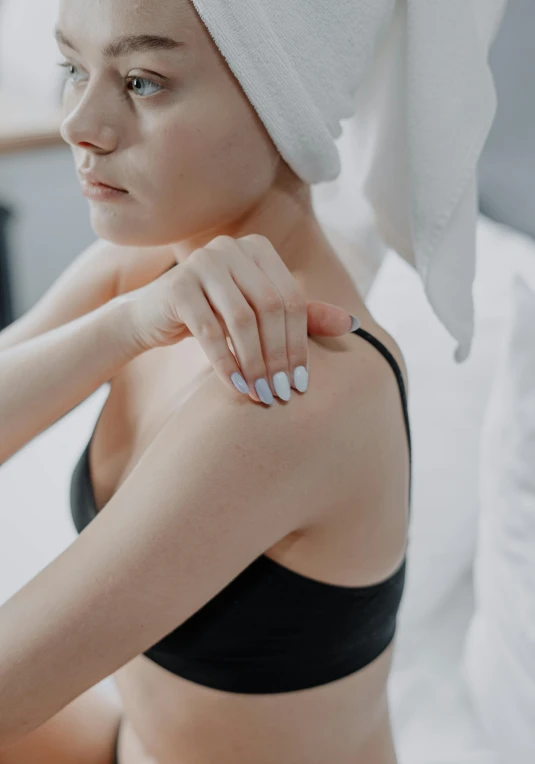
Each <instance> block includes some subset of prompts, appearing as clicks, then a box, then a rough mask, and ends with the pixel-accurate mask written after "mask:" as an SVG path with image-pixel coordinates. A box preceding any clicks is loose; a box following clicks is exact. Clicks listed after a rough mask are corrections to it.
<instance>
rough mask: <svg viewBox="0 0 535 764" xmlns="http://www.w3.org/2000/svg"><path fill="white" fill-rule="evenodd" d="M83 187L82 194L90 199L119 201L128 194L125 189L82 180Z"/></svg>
mask: <svg viewBox="0 0 535 764" xmlns="http://www.w3.org/2000/svg"><path fill="white" fill-rule="evenodd" d="M81 186H82V194H83V195H84V196H85V197H87V198H88V199H100V200H103V199H106V200H110V199H118V198H120V197H122V196H125V194H127V193H128V191H125V190H124V189H123V188H114V187H113V186H107V185H106V184H105V183H92V182H91V181H89V180H86V179H82V181H81Z"/></svg>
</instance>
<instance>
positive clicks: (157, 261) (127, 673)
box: [0, 0, 411, 764]
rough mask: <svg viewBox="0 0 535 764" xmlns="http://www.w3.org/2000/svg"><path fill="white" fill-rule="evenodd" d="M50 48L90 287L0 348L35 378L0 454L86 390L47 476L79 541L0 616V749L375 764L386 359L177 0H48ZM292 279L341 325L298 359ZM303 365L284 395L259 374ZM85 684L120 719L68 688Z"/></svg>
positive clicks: (402, 400) (402, 524) (393, 407)
mask: <svg viewBox="0 0 535 764" xmlns="http://www.w3.org/2000/svg"><path fill="white" fill-rule="evenodd" d="M57 39H58V43H59V46H60V49H61V52H62V54H63V55H64V57H65V61H64V63H65V66H66V67H67V72H68V79H67V82H66V84H65V91H64V109H65V119H64V122H63V125H62V134H63V136H64V137H65V139H66V140H67V141H68V142H69V143H70V145H71V146H72V150H73V156H74V160H75V163H76V167H77V169H78V172H79V173H80V175H81V178H82V179H83V180H82V182H83V189H84V193H85V194H86V196H87V197H88V198H89V200H90V212H91V222H92V226H93V229H94V230H95V232H96V234H97V235H98V236H100V237H101V238H102V239H103V240H106V241H108V242H112V243H113V244H115V245H116V249H112V250H110V249H108V250H107V252H108V253H110V252H113V262H114V268H113V269H111V270H112V271H113V273H114V274H116V278H115V280H114V288H113V290H111V292H112V295H111V296H112V299H111V300H110V301H109V303H107V304H105V305H104V306H102V308H101V309H100V311H99V310H98V309H97V310H95V311H94V313H93V314H92V315H91V314H88V315H86V316H83V317H82V318H79V319H78V320H77V321H73V322H71V323H70V324H67V325H66V326H63V327H61V328H60V329H58V330H57V331H56V332H50V333H49V334H45V335H44V336H43V337H41V338H37V339H34V340H33V342H34V343H38V342H39V339H40V340H41V342H42V343H44V344H42V345H41V346H38V345H37V344H34V345H32V343H23V344H21V345H20V346H19V347H17V346H16V347H14V348H12V349H11V350H8V351H7V354H6V355H5V356H4V358H5V359H6V358H8V355H9V353H17V352H19V353H20V356H19V360H21V361H22V360H23V359H25V361H26V362H27V365H26V366H25V367H24V368H25V369H26V370H27V372H28V375H29V372H30V370H36V369H40V370H41V372H40V373H41V376H40V378H39V379H35V380H34V381H32V383H31V384H32V385H33V384H34V385H35V390H36V391H37V392H39V391H41V393H42V391H43V390H44V389H47V390H50V389H51V388H53V389H54V392H53V393H52V392H51V393H50V395H51V396H52V397H51V398H49V399H48V403H47V408H46V414H43V413H42V411H41V412H37V413H36V411H35V404H34V407H33V411H32V407H31V406H29V407H28V408H29V410H28V412H25V413H24V416H23V417H22V419H18V420H16V421H18V422H19V423H20V422H22V423H23V425H21V426H20V427H19V429H18V434H17V435H16V436H14V435H10V438H11V440H10V445H9V447H5V446H4V448H5V449H6V451H5V453H4V458H8V457H9V455H10V453H13V452H14V450H16V449H17V448H19V447H20V446H21V445H22V444H23V443H24V442H27V440H28V439H29V438H31V437H33V436H34V435H35V434H37V432H38V431H40V430H42V429H43V428H44V427H46V426H48V425H49V424H50V423H52V422H53V421H56V420H57V418H58V417H59V416H62V415H63V414H64V413H65V412H66V411H68V410H69V409H70V408H72V406H73V405H76V404H77V403H78V402H79V401H80V400H83V398H84V397H87V395H88V394H89V393H90V392H91V391H92V390H94V389H96V387H97V386H98V385H99V384H102V382H104V381H106V380H110V381H111V386H110V394H109V397H108V399H107V400H106V403H105V405H104V408H103V411H102V413H101V415H100V417H99V419H98V422H97V425H96V427H95V431H94V433H93V434H92V437H91V439H90V441H89V443H88V446H87V448H86V449H85V451H84V453H83V454H82V455H81V457H80V460H79V462H78V464H77V466H76V469H75V471H74V474H73V480H72V487H71V508H72V515H73V521H74V523H75V526H76V528H77V530H78V532H79V534H80V535H79V537H78V538H77V539H76V541H75V542H74V543H73V544H72V545H71V546H70V547H69V548H68V549H67V550H66V551H65V552H64V553H63V554H62V555H60V556H59V557H58V558H57V559H56V560H54V561H53V562H52V563H51V564H50V565H49V566H48V567H47V568H45V570H44V571H42V572H41V573H40V574H39V575H38V576H36V577H35V578H34V579H33V580H32V581H30V582H29V583H28V584H27V585H26V586H25V587H24V588H23V589H22V590H21V591H20V592H18V593H17V594H16V595H15V596H14V597H12V598H11V599H10V600H9V601H8V602H7V603H5V604H4V606H3V607H2V608H0V643H1V644H2V651H1V655H0V687H1V688H2V689H1V692H0V764H22V763H23V762H24V764H27V763H29V762H31V761H39V762H40V764H41V763H42V762H46V761H54V762H56V763H59V762H62V761H65V762H67V761H76V762H88V764H89V763H90V764H111V762H112V761H114V760H115V761H118V762H120V764H149V762H156V763H157V764H164V763H165V764H194V763H195V764H212V763H213V762H218V764H245V763H247V764H250V763H251V762H255V764H275V762H276V763H277V764H281V762H284V764H286V763H288V764H289V763H290V762H297V761H299V762H307V764H327V762H328V763H329V764H330V762H334V761H336V762H337V764H365V763H366V764H369V762H374V764H395V762H396V755H395V750H394V744H393V739H392V732H391V727H390V719H389V709H388V700H387V679H388V673H389V669H390V665H391V659H392V650H393V646H394V632H395V623H396V614H397V611H398V608H399V604H400V600H401V597H402V591H403V584H404V574H405V559H406V558H405V553H406V547H407V533H408V521H409V503H410V457H411V453H410V432H409V422H408V412H407V390H408V380H407V372H406V368H405V364H404V362H403V358H402V355H401V352H400V350H399V348H398V347H397V345H396V343H395V342H394V340H393V339H392V337H391V336H390V335H388V333H387V332H386V331H385V330H384V329H383V328H382V327H380V326H379V325H378V324H377V323H376V322H375V321H374V319H373V317H372V315H371V314H370V312H369V311H368V310H367V308H366V306H365V304H364V301H363V299H362V297H361V295H360V294H359V292H358V290H357V289H356V288H355V287H354V285H353V283H352V281H351V279H350V277H349V275H348V273H347V272H346V271H345V269H344V268H343V266H342V264H341V262H340V261H339V259H338V258H337V256H336V254H335V253H334V252H333V251H332V249H331V247H330V246H329V244H328V242H327V240H326V238H325V236H324V235H323V232H322V230H321V227H320V226H319V224H318V221H317V220H316V218H315V216H314V212H313V208H312V204H311V195H310V186H308V185H307V184H306V183H304V182H303V181H302V179H300V178H299V177H297V176H296V174H295V173H294V172H293V171H292V170H291V169H290V167H289V166H288V164H287V163H286V162H285V161H284V160H283V159H282V157H281V155H280V154H279V152H278V151H277V149H276V147H275V146H274V144H273V142H272V141H271V140H270V137H269V135H268V134H267V132H266V130H265V128H264V126H263V124H262V122H261V121H260V120H259V118H258V115H257V114H256V113H255V110H254V109H253V108H252V106H251V104H250V102H249V101H248V99H247V98H246V96H245V95H244V92H243V91H242V89H241V88H240V86H239V84H238V83H237V81H236V80H235V78H234V77H233V75H232V73H231V71H230V70H229V68H228V67H227V65H226V62H225V60H224V58H223V57H222V56H221V54H220V53H219V51H218V50H217V48H216V47H215V45H214V43H213V40H212V39H211V37H210V35H209V34H208V32H207V30H206V28H205V27H204V25H203V23H202V22H201V20H200V19H199V17H198V16H197V14H196V12H195V10H194V8H193V6H192V5H191V4H190V3H189V2H187V0H140V1H138V0H136V2H134V0H127V1H125V0H121V2H119V0H103V1H102V2H99V3H98V4H94V3H86V2H83V0H63V2H61V3H60V11H59V16H58V24H57ZM97 184H106V185H107V186H109V187H113V188H114V189H115V190H110V188H108V189H105V188H103V186H102V185H97ZM151 248H154V249H151ZM151 252H152V254H153V256H154V259H153V261H150V257H151ZM101 254H102V253H101ZM88 261H89V259H88V260H87V262H88ZM97 262H98V264H99V265H96V263H97ZM177 263H178V264H179V267H174V266H175V265H176V264H177ZM253 263H254V265H253ZM281 266H282V269H281ZM92 267H93V269H94V270H93V271H92V272H95V269H96V268H97V267H101V268H103V269H104V268H106V263H105V261H104V260H102V258H101V259H100V260H95V259H94V260H92ZM108 268H110V266H108ZM166 271H168V272H166ZM86 272H88V271H87V270H86ZM161 274H164V275H161ZM158 276H159V277H160V278H158ZM262 276H264V277H265V279H266V280H262V278H261V277H262ZM289 276H291V277H292V279H293V280H292V281H291V283H290V281H289V280H288V277H289ZM155 279H156V281H155V283H154V284H153V283H152V281H153V280H155ZM269 282H271V284H269ZM294 282H295V284H297V286H298V287H299V291H300V293H301V294H302V295H303V296H304V298H305V299H306V301H307V302H308V303H311V302H314V301H320V302H326V303H329V304H331V305H335V306H340V307H341V308H342V309H343V311H344V312H345V311H347V312H349V313H351V314H352V315H354V316H358V319H359V321H360V324H361V328H357V329H355V330H354V332H352V333H350V334H344V333H345V332H347V324H348V321H347V320H346V319H345V318H342V317H341V316H340V313H339V314H338V315H337V316H334V317H333V316H332V315H331V318H330V322H331V324H332V322H334V323H336V322H338V323H337V326H334V328H332V327H331V328H332V331H329V330H328V329H327V330H326V331H325V332H323V333H324V334H327V335H329V334H330V336H323V337H321V338H318V337H316V336H312V337H309V339H308V347H306V358H303V355H304V351H303V348H302V347H301V348H299V341H300V333H299V332H300V331H301V332H302V333H303V334H304V332H303V329H304V325H305V324H306V310H304V308H303V303H298V306H297V308H296V307H295V305H292V304H291V303H292V300H295V296H296V293H295V290H292V289H291V287H292V285H293V283H294ZM273 286H275V289H273ZM268 287H269V288H268ZM88 288H89V286H88ZM276 291H278V292H279V297H277V295H276V294H275V292H276ZM281 293H282V296H281ZM289 294H291V295H292V298H291V299H290V298H289V297H288V295H289ZM108 296H109V294H108ZM93 298H94V295H93ZM247 298H249V300H251V303H252V305H251V303H250V302H249V300H248V299H247ZM285 298H287V299H285ZM90 302H91V301H89V300H87V299H86V301H85V304H86V305H88V304H89V303H90ZM208 303H209V304H210V306H211V308H212V310H213V313H212V314H211V319H212V320H209V319H208V318H207V316H208V314H209V313H210V311H206V305H207V304H208ZM285 303H286V304H285ZM281 304H282V305H281ZM201 305H202V310H203V316H204V317H205V318H204V320H199V315H200V312H199V311H200V307H199V306H201ZM162 306H163V307H162ZM185 306H186V307H185ZM92 307H95V306H94V305H93V306H92ZM255 308H256V309H258V315H257V311H256V310H255ZM261 308H263V310H261ZM185 309H187V310H188V311H189V315H188V316H187V317H184V316H182V315H181V311H183V310H185ZM89 310H91V308H89ZM317 310H318V312H317V313H316V314H315V317H313V319H314V320H315V321H316V324H317V330H316V331H314V330H312V327H311V326H310V315H309V327H308V328H309V333H310V334H312V335H315V334H321V333H322V332H321V331H319V330H318V329H321V322H322V319H321V315H320V314H321V311H320V309H319V308H318V309H317ZM252 315H257V318H258V323H257V321H256V320H255V321H254V322H252V321H251V317H252ZM95 316H97V319H95ZM325 316H327V314H325ZM346 316H347V314H346ZM125 317H127V318H125ZM297 317H299V321H297ZM232 321H234V324H233V325H231V326H229V323H232ZM343 321H345V325H344V326H343V327H342V323H343ZM216 323H217V324H218V325H219V329H218V328H217V326H216ZM184 325H186V326H187V327H188V331H189V333H188V331H186V330H185V329H184ZM125 326H126V327H129V329H125ZM225 327H226V329H227V330H228V331H226V332H225V331H224V328H225ZM47 328H48V327H47ZM36 333H39V332H36ZM225 334H227V335H228V336H229V338H230V340H231V342H232V345H233V349H234V352H235V354H236V358H237V359H238V361H239V365H240V369H241V371H242V372H243V376H244V377H245V378H246V384H247V388H248V392H249V394H250V396H251V397H252V398H253V401H251V400H248V399H247V397H246V396H245V395H242V394H240V393H239V392H238V391H237V390H236V389H235V388H234V387H233V385H232V383H231V382H230V376H231V375H232V373H233V372H234V371H235V370H236V369H237V366H236V365H235V364H234V363H233V357H232V354H229V353H228V352H227V351H228V345H227V343H226V340H225ZM337 335H344V336H337ZM12 336H15V335H14V334H13V335H12ZM103 337H107V340H106V342H104V341H103V340H102V338H103ZM125 337H130V340H129V341H125V339H124V338H125ZM184 337H185V338H184ZM132 338H133V339H132ZM97 340H98V344H97ZM234 340H236V344H235V343H234ZM47 342H48V344H46V343H47ZM177 343H178V344H177ZM223 345H225V347H223ZM73 346H74V347H76V346H78V356H77V357H76V356H74V359H75V362H73V351H72V348H73ZM0 347H1V345H0ZM32 348H33V349H35V348H38V349H40V350H41V364H37V363H36V361H35V358H36V357H37V356H34V358H33V362H32V360H31V359H30V355H29V354H30V352H31V350H32ZM68 348H70V350H69V349H68ZM117 348H120V349H119V350H117ZM151 348H152V350H151ZM148 350H150V352H147V351H148ZM52 351H54V353H55V357H56V358H60V360H61V364H63V368H67V369H69V374H71V375H72V377H71V380H74V381H71V382H69V384H68V387H65V386H63V387H61V385H62V384H63V385H65V383H61V382H60V381H59V380H61V379H63V378H64V377H62V376H61V375H60V374H59V373H58V372H57V367H54V366H53V365H52V364H50V363H49V364H47V365H46V364H45V365H42V364H43V363H44V359H45V358H46V357H50V356H51V354H52ZM36 352H37V351H36ZM11 358H12V359H16V356H15V355H12V356H11ZM88 358H89V360H87V359H88ZM1 359H2V355H0V361H1ZM28 359H30V360H28ZM84 359H86V360H84ZM76 361H77V362H76ZM306 362H308V364H309V365H310V369H311V384H310V387H309V389H308V390H307V392H306V394H304V395H303V394H299V393H295V392H294V393H293V394H292V395H291V399H290V400H286V398H288V396H287V395H286V392H288V391H289V388H288V387H286V389H285V388H284V387H281V386H279V385H277V384H276V381H274V380H273V377H274V375H275V374H278V373H279V372H280V371H287V372H288V373H289V376H290V381H291V380H292V375H293V371H294V369H295V368H296V366H303V365H305V366H306ZM90 364H91V365H92V368H93V369H94V368H95V365H96V366H97V367H98V368H97V369H96V371H93V373H92V374H91V378H90V379H88V378H87V374H86V372H87V367H88V366H89V365H90ZM54 369H56V370H55V371H54ZM0 370H1V363H0ZM214 370H215V371H216V373H215V374H214ZM28 375H22V374H21V373H20V371H19V380H23V379H25V380H26V381H25V386H26V389H27V390H28V389H30V388H29V387H28V385H29V384H30V383H28ZM218 377H220V378H219V379H218ZM262 378H264V383H260V385H256V382H257V380H258V379H262ZM280 378H281V377H280V376H279V377H278V379H280ZM303 379H305V377H304V375H303V373H302V372H301V376H298V378H297V380H296V381H295V384H294V386H295V389H296V390H301V389H304V386H302V385H301V381H302V380H303ZM221 380H223V381H224V382H225V384H221ZM45 383H48V387H45ZM21 384H22V382H21ZM58 386H59V387H58ZM58 390H59V392H58ZM66 390H68V392H66ZM273 394H276V395H277V396H278V397H277V398H275V397H274V395H273ZM22 395H23V392H20V391H19V402H20V396H22ZM30 398H31V396H30ZM42 398H43V395H41V399H42ZM15 400H16V398H15ZM264 404H267V405H264ZM19 411H20V408H19ZM38 419H39V422H38V424H36V422H37V420H38ZM13 421H15V420H13ZM32 428H33V429H32ZM12 429H13V428H11V429H10V430H9V432H11V430H12ZM17 439H18V440H17ZM103 510H105V511H103ZM110 675H113V676H114V678H115V680H116V683H117V686H118V689H119V692H120V696H121V700H122V709H121V714H120V720H119V718H118V713H117V710H116V709H115V708H109V707H108V706H105V705H104V703H101V704H99V703H98V701H97V699H96V697H95V695H94V693H93V692H92V690H91V688H94V686H95V685H96V684H97V683H98V682H100V681H101V680H102V679H104V678H105V677H107V676H110ZM119 721H120V724H119ZM115 746H116V748H115Z"/></svg>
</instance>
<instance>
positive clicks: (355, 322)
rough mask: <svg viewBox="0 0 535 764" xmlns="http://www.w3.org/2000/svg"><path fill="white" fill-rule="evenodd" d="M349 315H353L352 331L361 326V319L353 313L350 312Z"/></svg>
mask: <svg viewBox="0 0 535 764" xmlns="http://www.w3.org/2000/svg"><path fill="white" fill-rule="evenodd" d="M349 315H350V316H351V329H350V330H349V331H350V332H354V331H356V330H357V329H358V328H359V327H360V321H359V319H358V318H357V317H356V316H354V315H353V314H352V313H350V314H349ZM348 334H349V332H348Z"/></svg>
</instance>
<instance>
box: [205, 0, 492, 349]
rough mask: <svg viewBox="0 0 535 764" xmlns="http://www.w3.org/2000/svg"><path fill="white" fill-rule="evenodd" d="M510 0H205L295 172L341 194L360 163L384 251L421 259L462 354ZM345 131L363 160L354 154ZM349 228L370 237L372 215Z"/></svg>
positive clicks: (467, 340) (436, 306)
mask: <svg viewBox="0 0 535 764" xmlns="http://www.w3.org/2000/svg"><path fill="white" fill-rule="evenodd" d="M506 1H507V0H192V2H193V5H194V6H195V8H196V10H197V13H198V15H199V17H200V18H201V20H202V21H203V23H204V25H205V26H206V28H207V30H208V31H209V33H210V35H211V37H212V39H213V40H214V42H215V44H216V45H217V47H218V49H219V51H220V52H221V54H222V55H223V57H224V58H225V60H226V61H227V63H228V65H229V67H230V69H231V70H232V72H233V74H234V75H235V77H236V79H237V80H238V81H239V83H240V84H241V87H242V89H243V91H244V93H245V94H246V96H247V98H248V99H249V101H250V102H251V104H252V106H253V107H254V108H255V110H256V112H257V113H258V115H259V117H260V119H261V120H262V122H263V124H264V125H265V127H266V130H267V132H268V133H269V135H270V136H271V139H272V140H273V142H274V144H275V145H276V146H277V148H278V150H279V152H280V154H281V156H282V157H283V158H284V160H285V161H286V162H287V164H288V165H289V166H290V167H291V168H292V169H293V170H294V172H295V173H296V174H297V175H298V176H299V177H300V178H301V179H302V180H303V181H305V182H306V183H309V184H310V185H313V184H321V183H326V182H330V186H329V188H328V193H329V195H330V198H331V199H332V198H333V195H334V198H336V197H337V196H338V197H339V198H340V203H341V204H343V197H344V196H345V197H347V195H348V193H350V191H351V189H349V190H348V184H347V177H349V175H351V173H352V172H354V184H355V187H358V186H360V187H361V188H362V189H363V191H364V194H365V198H366V199H367V201H368V202H369V205H370V208H371V209H372V211H373V216H374V226H375V227H376V230H377V233H378V234H379V236H378V238H377V242H378V244H379V247H380V248H381V252H380V253H379V256H380V257H382V255H383V254H384V252H385V251H386V249H387V248H391V249H393V250H395V251H396V252H397V253H398V254H399V255H401V257H403V258H404V259H405V260H406V261H407V262H408V263H410V264H411V265H412V266H413V267H414V268H415V269H416V270H417V271H418V273H419V274H420V277H421V278H422V281H423V283H424V288H425V292H426V295H427V298H428V300H429V302H430V304H431V306H432V308H433V310H434V311H435V313H436V315H437V316H438V318H439V320H440V321H441V322H442V323H443V325H444V326H445V327H446V329H447V330H448V331H449V332H450V334H451V335H452V336H453V337H454V339H456V340H457V342H458V347H457V349H456V351H455V354H454V358H455V360H456V361H457V362H458V363H460V362H461V361H463V360H465V359H466V358H467V357H468V355H469V352H470V349H471V343H472V337H473V332H474V308H473V299H472V286H473V280H474V275H475V242H476V222H477V215H478V198H477V180H476V165H477V161H478V158H479V156H480V154H481V150H482V148H483V145H484V142H485V140H486V137H487V134H488V132H489V129H490V126H491V124H492V121H493V119H494V115H495V110H496V94H495V89H494V84H493V81H492V75H491V72H490V69H489V66H488V52H489V47H490V44H491V43H492V41H493V39H494V37H495V35H496V33H497V30H498V27H499V24H500V22H501V19H502V17H503V12H504V10H505V6H506ZM345 120H347V122H345V123H344V124H342V123H343V122H344V121H345ZM346 131H347V134H346ZM342 133H343V134H344V140H348V141H350V142H351V143H352V144H353V146H354V153H355V154H356V155H358V157H359V163H358V164H359V166H358V167H355V168H352V167H343V166H342V162H341V157H340V151H339V142H338V139H339V138H340V136H342ZM350 155H351V152H348V156H350ZM343 177H345V178H346V181H345V185H344V182H343V180H342V178H343ZM356 217H357V210H355V218H356ZM342 235H343V236H344V237H345V238H346V239H347V238H348V231H347V226H346V230H345V231H344V233H343V234H342ZM349 238H350V239H351V238H353V240H354V243H355V245H358V247H359V248H360V249H362V245H363V240H362V231H359V228H358V226H357V227H355V228H353V229H351V226H350V234H349ZM375 254H376V255H377V253H375Z"/></svg>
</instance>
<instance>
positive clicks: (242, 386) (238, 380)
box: [231, 371, 249, 393]
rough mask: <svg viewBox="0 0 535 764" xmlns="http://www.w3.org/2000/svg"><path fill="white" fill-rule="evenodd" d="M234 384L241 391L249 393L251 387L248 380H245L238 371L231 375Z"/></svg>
mask: <svg viewBox="0 0 535 764" xmlns="http://www.w3.org/2000/svg"><path fill="white" fill-rule="evenodd" d="M231 380H232V384H233V385H234V387H236V388H237V389H238V390H239V391H240V393H248V392H249V387H248V385H247V382H246V381H245V380H244V378H243V377H242V375H241V374H239V373H238V372H237V371H235V372H234V374H233V375H232V376H231Z"/></svg>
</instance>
